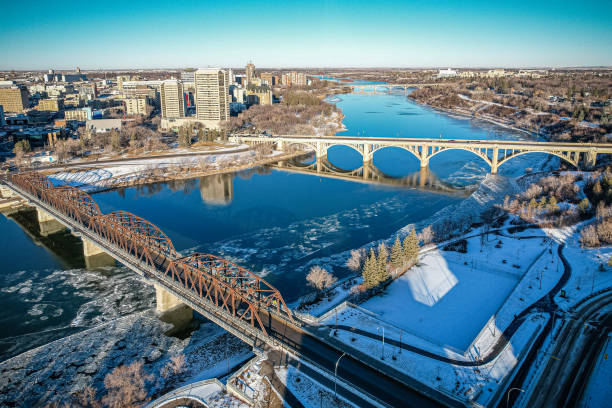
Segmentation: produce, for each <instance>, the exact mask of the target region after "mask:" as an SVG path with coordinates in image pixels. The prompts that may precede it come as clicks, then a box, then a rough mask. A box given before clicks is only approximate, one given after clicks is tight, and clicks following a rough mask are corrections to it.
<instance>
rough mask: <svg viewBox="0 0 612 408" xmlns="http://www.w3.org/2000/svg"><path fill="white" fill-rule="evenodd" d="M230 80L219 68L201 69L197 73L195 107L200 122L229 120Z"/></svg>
mask: <svg viewBox="0 0 612 408" xmlns="http://www.w3.org/2000/svg"><path fill="white" fill-rule="evenodd" d="M228 82H229V78H228V73H227V71H224V70H222V69H219V68H206V69H204V68H201V69H198V70H197V71H196V72H195V105H196V118H197V119H198V120H211V121H221V120H228V119H229V102H230V98H229V89H228V86H229V84H228Z"/></svg>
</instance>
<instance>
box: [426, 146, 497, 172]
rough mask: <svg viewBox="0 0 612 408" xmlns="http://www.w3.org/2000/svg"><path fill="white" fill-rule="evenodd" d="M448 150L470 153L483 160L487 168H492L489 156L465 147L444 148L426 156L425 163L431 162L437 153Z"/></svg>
mask: <svg viewBox="0 0 612 408" xmlns="http://www.w3.org/2000/svg"><path fill="white" fill-rule="evenodd" d="M448 150H464V151H466V152H470V153H472V154H474V155H476V156H478V157H480V158H481V159H482V160H484V161H485V162H486V163H487V164H488V165H489V167H491V168H493V163H492V162H491V158H489V156H487V155H486V154H485V153H482V152H480V151H477V150H474V149H467V148H465V147H459V146H458V147H445V148H442V149H439V150H436V151H434V152H432V153H431V154H429V155H428V156H427V163H429V160H431V159H432V158H433V157H434V156H437V155H438V154H439V153H442V152H446V151H448Z"/></svg>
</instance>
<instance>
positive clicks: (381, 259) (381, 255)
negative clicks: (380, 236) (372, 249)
mask: <svg viewBox="0 0 612 408" xmlns="http://www.w3.org/2000/svg"><path fill="white" fill-rule="evenodd" d="M388 260H389V251H388V250H387V246H386V245H385V243H384V242H383V243H381V244H380V245H379V246H378V257H377V258H376V263H377V268H376V272H377V273H376V280H377V283H381V282H384V281H386V280H387V279H388V278H389V273H388V272H387V262H388Z"/></svg>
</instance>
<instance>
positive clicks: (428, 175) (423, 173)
mask: <svg viewBox="0 0 612 408" xmlns="http://www.w3.org/2000/svg"><path fill="white" fill-rule="evenodd" d="M272 167H274V168H278V169H280V170H285V171H293V172H298V173H303V174H312V175H317V176H321V177H331V178H339V179H345V180H350V181H356V182H366V183H374V184H380V185H389V186H396V187H407V188H414V189H418V190H423V191H429V192H441V193H446V194H460V195H464V196H467V195H469V194H470V191H471V190H470V189H466V188H463V187H458V186H455V185H453V184H451V183H449V182H447V181H445V180H442V179H440V178H438V177H437V176H436V174H435V173H434V172H433V171H431V170H430V169H429V167H419V170H418V171H415V172H412V173H410V174H407V175H404V176H394V175H390V174H387V173H385V172H384V171H382V170H381V169H379V168H378V167H377V166H375V165H374V164H372V163H371V162H368V163H362V165H361V167H359V168H356V169H353V170H346V169H342V168H340V167H338V166H336V165H335V164H334V163H332V162H331V161H329V159H327V157H325V158H324V159H322V160H314V154H310V155H306V156H305V157H302V158H297V159H293V160H288V161H283V162H278V163H276V164H274V165H272Z"/></svg>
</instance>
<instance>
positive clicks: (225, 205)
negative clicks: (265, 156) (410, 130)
mask: <svg viewBox="0 0 612 408" xmlns="http://www.w3.org/2000/svg"><path fill="white" fill-rule="evenodd" d="M297 170H300V169H296V171H286V170H285V168H282V169H280V168H266V167H260V168H257V169H253V170H250V171H248V172H239V173H236V174H226V175H223V176H221V175H215V176H208V177H202V178H200V179H194V180H191V181H188V182H183V183H180V184H177V183H175V182H172V183H157V185H156V186H155V187H151V188H149V189H143V188H138V187H130V188H124V189H121V191H107V192H102V193H99V194H95V195H94V199H95V200H96V202H98V204H99V205H100V208H101V210H102V211H103V212H105V213H106V212H109V211H114V210H119V209H122V210H126V211H130V212H132V213H134V214H138V215H139V216H142V217H143V218H145V219H147V220H149V221H151V222H153V223H154V224H156V225H157V226H158V227H159V228H161V229H162V230H163V231H164V232H165V233H166V235H168V236H169V237H170V239H171V240H172V241H173V243H174V246H175V248H177V250H179V251H181V252H182V253H183V254H186V253H188V252H190V251H199V252H205V253H212V254H216V255H220V256H223V257H226V258H228V259H230V260H232V261H234V262H236V263H238V264H240V265H241V266H244V267H246V268H248V269H249V270H251V271H253V272H255V273H258V274H261V275H262V276H263V275H265V276H266V279H267V280H268V281H269V282H270V283H271V284H272V285H274V286H276V287H277V288H278V289H279V290H280V291H281V292H282V293H283V295H284V296H285V299H286V300H288V301H291V300H293V299H295V298H296V297H297V296H299V295H302V294H304V292H305V291H307V290H308V289H307V288H306V286H305V285H304V277H305V275H306V273H307V272H308V271H307V269H308V268H309V267H310V266H309V263H315V262H321V263H325V262H327V261H325V259H326V258H328V257H331V256H335V255H336V254H338V253H341V252H343V251H346V250H349V249H352V248H356V247H359V246H361V245H364V244H366V243H368V242H370V241H372V240H374V239H378V238H380V237H384V236H386V235H389V234H391V233H393V232H394V231H396V230H397V229H399V228H401V227H403V226H404V225H406V224H409V223H411V222H418V221H420V220H422V219H423V218H424V217H426V216H428V215H432V214H433V213H435V212H436V211H438V210H440V209H442V208H444V207H446V206H447V205H449V204H451V203H454V202H458V201H459V200H461V197H460V195H459V194H456V191H457V190H455V189H453V188H452V187H451V186H446V185H445V184H444V183H443V182H441V181H439V180H437V179H435V177H433V176H432V175H431V174H427V173H420V174H417V175H411V176H408V177H403V178H393V177H389V176H387V175H386V174H384V173H383V172H381V171H379V170H377V169H376V168H374V167H372V168H371V169H370V170H366V174H367V175H366V177H367V178H368V179H369V180H370V181H368V182H360V183H355V180H356V179H357V178H359V179H360V181H363V173H360V171H361V172H363V169H362V170H360V171H356V172H353V174H345V175H341V176H338V177H330V176H331V175H332V174H331V173H317V172H316V170H315V171H314V172H313V171H311V170H308V169H306V170H304V171H297ZM323 171H325V172H327V171H328V169H327V168H326V170H323ZM377 179H378V180H380V181H376V180H377ZM419 188H422V189H419ZM151 191H156V193H155V196H154V199H149V198H148V197H149V193H150V192H151ZM448 192H452V193H453V194H447V193H448ZM441 193H444V194H441ZM220 204H222V205H220ZM333 272H334V273H335V274H336V275H337V276H339V277H342V276H345V275H346V274H347V273H348V270H346V269H345V268H344V267H339V268H336V270H334V271H333Z"/></svg>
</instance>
